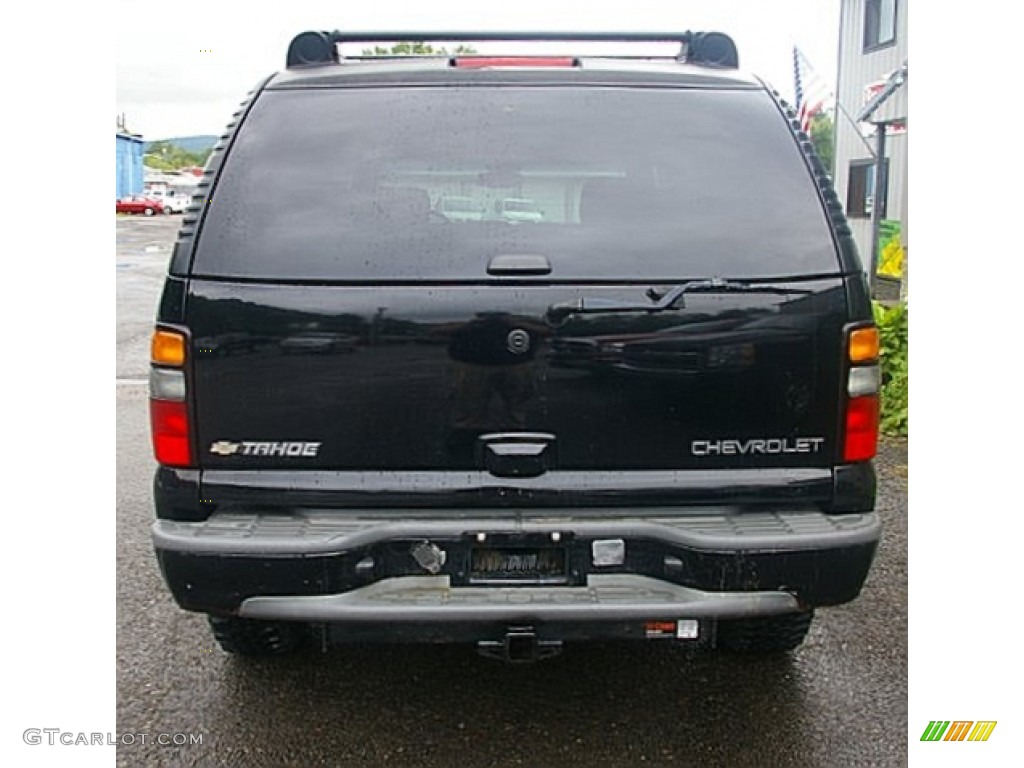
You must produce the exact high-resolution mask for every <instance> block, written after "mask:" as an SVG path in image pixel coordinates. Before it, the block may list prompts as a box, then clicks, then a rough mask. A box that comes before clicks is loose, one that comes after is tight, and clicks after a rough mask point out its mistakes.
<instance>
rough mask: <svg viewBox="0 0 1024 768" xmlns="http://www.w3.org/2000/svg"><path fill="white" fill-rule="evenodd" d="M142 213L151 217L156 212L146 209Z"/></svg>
mask: <svg viewBox="0 0 1024 768" xmlns="http://www.w3.org/2000/svg"><path fill="white" fill-rule="evenodd" d="M143 213H145V214H146V215H147V216H152V215H153V214H154V213H156V211H154V210H153V209H152V208H147V209H146V210H145V211H143Z"/></svg>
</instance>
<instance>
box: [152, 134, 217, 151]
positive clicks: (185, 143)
mask: <svg viewBox="0 0 1024 768" xmlns="http://www.w3.org/2000/svg"><path fill="white" fill-rule="evenodd" d="M158 141H166V142H168V143H169V144H173V145H174V146H176V147H178V148H179V149H183V150H185V151H186V152H198V153H204V152H207V151H209V150H211V149H213V145H214V144H216V143H217V137H216V136H177V137H175V138H173V139H158ZM155 143H156V142H155V141H147V142H146V146H145V148H144V149H143V152H149V148H150V146H152V145H153V144H155Z"/></svg>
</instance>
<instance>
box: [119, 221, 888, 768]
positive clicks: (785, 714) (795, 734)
mask: <svg viewBox="0 0 1024 768" xmlns="http://www.w3.org/2000/svg"><path fill="white" fill-rule="evenodd" d="M179 224H180V217H176V216H154V217H142V216H136V217H118V219H117V259H116V270H117V302H118V306H117V404H118V423H117V485H118V490H117V536H118V541H117V552H118V555H117V577H118V590H117V606H118V613H117V664H118V680H117V696H118V711H117V731H118V732H119V733H129V732H130V733H150V734H157V733H170V734H176V733H185V734H198V735H201V737H202V743H201V744H190V745H183V746H174V745H170V746H161V745H158V744H152V743H150V744H145V745H143V744H139V743H137V744H132V745H122V746H120V747H119V748H118V764H119V765H124V766H140V765H166V766H189V765H201V766H210V765H238V766H264V765H267V766H277V765H285V764H290V765H348V764H368V765H396V766H397V765H410V766H447V765H451V764H459V765H465V766H476V765H480V766H497V765H531V766H555V765H558V766H565V765H587V766H604V765H608V766H623V765H640V764H644V765H648V764H649V765H661V764H669V763H676V762H678V763H688V764H691V765H692V764H696V765H702V766H718V765H721V766H747V765H749V766H778V765H794V766H836V765H886V766H889V765H904V764H906V752H907V539H906V533H907V519H906V510H907V506H906V503H907V495H906V490H907V489H906V479H907V469H906V463H907V457H906V443H905V442H904V441H895V440H887V441H885V442H884V443H883V445H882V447H881V450H880V456H879V460H878V470H879V479H880V488H879V498H878V509H879V512H880V514H881V516H882V520H883V524H884V526H885V533H884V538H883V542H882V545H881V548H880V550H879V553H878V556H877V559H876V561H875V565H874V567H873V570H872V573H871V575H870V576H869V578H868V582H867V585H866V586H865V589H864V591H863V593H862V595H861V597H860V598H859V599H858V600H857V601H855V602H853V603H851V604H849V605H845V606H841V607H837V608H832V609H827V610H823V611H821V612H820V613H819V614H818V617H817V618H816V620H815V623H814V625H813V626H812V629H811V633H810V635H809V637H808V639H807V641H806V643H805V644H804V645H803V646H802V647H801V648H800V649H798V650H797V651H796V652H794V653H792V654H790V655H788V656H783V657H770V658H756V657H742V656H733V655H728V654H724V653H714V652H703V653H701V652H694V651H690V650H688V649H685V648H677V647H673V646H669V645H665V644H662V643H661V642H660V641H652V642H650V643H649V644H635V645H619V644H607V645H598V646H586V647H569V648H568V649H567V651H566V653H565V654H564V655H562V656H561V657H559V658H556V659H554V660H551V661H545V662H542V663H539V664H535V665H501V664H499V663H497V662H494V661H489V660H486V659H483V658H480V657H478V656H476V655H475V653H474V652H473V650H472V649H471V648H459V647H451V648H447V647H446V648H435V647H401V646H392V647H368V646H359V647H351V648H343V649H338V650H333V651H331V652H329V653H326V654H311V655H308V656H302V657H297V658H287V659H278V660H260V661H252V660H244V659H238V658H233V657H230V656H228V655H226V654H224V653H223V652H222V651H221V650H220V649H219V648H218V647H217V646H216V645H215V643H214V642H213V639H212V637H211V635H210V633H209V630H208V628H207V626H206V621H205V619H204V617H202V616H199V615H196V614H189V613H185V612H183V611H181V610H180V609H178V608H177V607H176V605H175V604H174V603H173V601H172V600H171V598H170V596H169V594H168V592H167V591H166V589H165V587H164V585H163V582H162V580H161V578H160V574H159V571H158V569H157V565H156V561H155V559H154V557H153V554H152V548H151V545H150V539H149V535H150V534H149V528H150V524H151V521H152V519H153V511H152V506H151V499H150V495H151V490H150V484H151V481H152V472H153V469H154V463H153V460H152V458H151V452H150V447H149V438H148V413H147V402H146V397H147V391H146V386H145V382H146V375H147V370H148V363H147V357H148V340H149V333H150V329H151V324H152V319H153V315H154V312H155V307H156V302H157V299H158V296H159V291H160V288H161V285H162V278H163V275H164V272H165V269H166V263H167V259H168V257H169V255H170V251H171V246H172V244H173V239H174V235H175V232H176V229H177V227H178V225H179Z"/></svg>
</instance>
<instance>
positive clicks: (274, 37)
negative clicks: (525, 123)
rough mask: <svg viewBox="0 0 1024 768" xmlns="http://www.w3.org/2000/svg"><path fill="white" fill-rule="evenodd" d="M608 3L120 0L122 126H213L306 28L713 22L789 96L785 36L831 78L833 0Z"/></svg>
mask: <svg viewBox="0 0 1024 768" xmlns="http://www.w3.org/2000/svg"><path fill="white" fill-rule="evenodd" d="M604 5H605V4H604V3H595V2H555V1H553V0H548V1H547V2H540V1H539V0H518V2H516V3H515V4H494V3H481V2H479V0H476V1H475V2H466V1H465V0H431V2H429V3H414V2H410V1H409V0H406V1H405V2H398V1H396V0H375V2H372V3H359V4H356V3H339V2H337V1H336V0H335V2H322V1H320V0H310V1H309V2H293V3H290V4H281V5H280V6H278V7H275V8H274V10H273V11H272V12H268V11H265V10H264V8H270V7H272V6H264V5H262V4H252V3H244V4H243V3H237V2H227V1H226V0H219V1H216V2H214V1H212V0H209V1H208V2H202V3H200V2H195V0H176V2H173V3H171V4H170V5H168V4H167V3H152V2H135V1H132V0H118V4H117V6H116V8H117V13H116V19H115V23H116V32H115V40H116V63H117V90H116V94H117V95H116V110H117V114H118V115H121V114H124V115H125V116H126V120H127V127H128V129H129V130H130V131H132V132H135V133H141V134H142V135H143V136H144V137H145V138H146V139H148V140H157V139H164V138H173V137H178V136H189V135H196V134H220V133H221V132H222V130H223V128H224V127H225V125H226V124H227V123H228V121H229V119H230V116H231V113H232V112H234V111H235V109H236V108H237V106H238V104H239V103H240V102H241V101H242V99H243V97H244V96H245V94H246V93H247V92H248V91H249V89H250V88H252V86H253V85H255V84H256V83H257V82H258V81H259V80H261V79H262V78H263V77H265V76H267V75H269V74H271V73H272V72H275V71H278V70H280V69H282V68H283V67H284V59H285V51H286V50H287V47H288V43H289V42H290V41H291V39H292V37H294V36H295V35H296V34H298V33H299V32H303V31H305V30H309V29H327V30H334V29H351V30H374V31H376V30H395V31H397V30H403V29H406V30H420V29H422V30H427V31H431V30H488V29H494V30H510V29H514V30H531V29H532V30H558V31H562V30H593V31H616V32H622V31H628V30H635V31H662V30H668V31H674V32H675V31H680V32H682V31H686V30H690V29H692V30H703V31H710V30H715V31H720V32H725V33H727V34H729V35H731V36H732V37H733V39H734V40H735V41H736V45H737V47H738V49H739V55H740V66H741V68H743V69H745V70H748V71H750V72H753V73H754V74H757V75H760V76H761V77H763V78H765V79H766V80H767V81H768V82H770V83H771V84H772V85H773V86H774V87H775V88H777V89H778V90H779V91H780V92H781V93H782V94H783V97H784V98H787V99H788V100H790V101H792V96H793V46H797V47H799V48H800V50H801V51H802V52H803V53H804V55H805V56H806V57H807V58H808V60H809V61H810V63H811V65H812V66H813V67H814V69H815V71H816V72H817V73H818V74H819V75H820V76H821V77H822V78H823V79H824V80H825V81H826V82H828V83H834V82H835V71H836V57H837V53H836V51H837V43H838V34H839V5H840V2H839V0H774V2H765V0H695V1H693V2H686V1H685V0H681V1H679V2H671V3H670V2H650V1H649V0H633V1H632V2H630V3H628V4H625V3H615V4H612V3H607V4H606V5H607V8H603V6H604ZM495 8H497V10H495ZM506 8H507V9H509V10H503V9H506ZM254 9H259V10H254ZM239 11H241V16H242V20H241V21H240V20H239V15H240V13H239ZM477 48H478V50H480V51H481V52H486V51H487V50H488V49H487V48H485V47H484V46H482V45H481V46H477Z"/></svg>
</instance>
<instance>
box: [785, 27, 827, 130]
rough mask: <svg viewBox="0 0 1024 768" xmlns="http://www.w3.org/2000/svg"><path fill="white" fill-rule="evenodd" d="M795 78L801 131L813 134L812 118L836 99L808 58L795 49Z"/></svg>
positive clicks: (797, 110)
mask: <svg viewBox="0 0 1024 768" xmlns="http://www.w3.org/2000/svg"><path fill="white" fill-rule="evenodd" d="M793 78H794V82H795V85H796V112H797V119H798V120H799V121H800V130H802V131H803V132H804V133H810V132H811V118H812V117H814V115H816V114H818V113H819V112H821V110H823V109H825V107H826V106H828V105H829V104H830V103H832V102H833V101H834V99H835V96H834V95H833V94H832V89H831V88H829V87H828V85H826V84H825V81H824V80H822V79H821V78H820V77H819V76H818V74H817V73H816V72H815V71H814V70H813V69H812V68H811V65H810V64H809V63H808V62H807V57H806V56H804V55H803V54H802V53H800V51H799V49H797V48H796V47H795V46H794V48H793Z"/></svg>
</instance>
